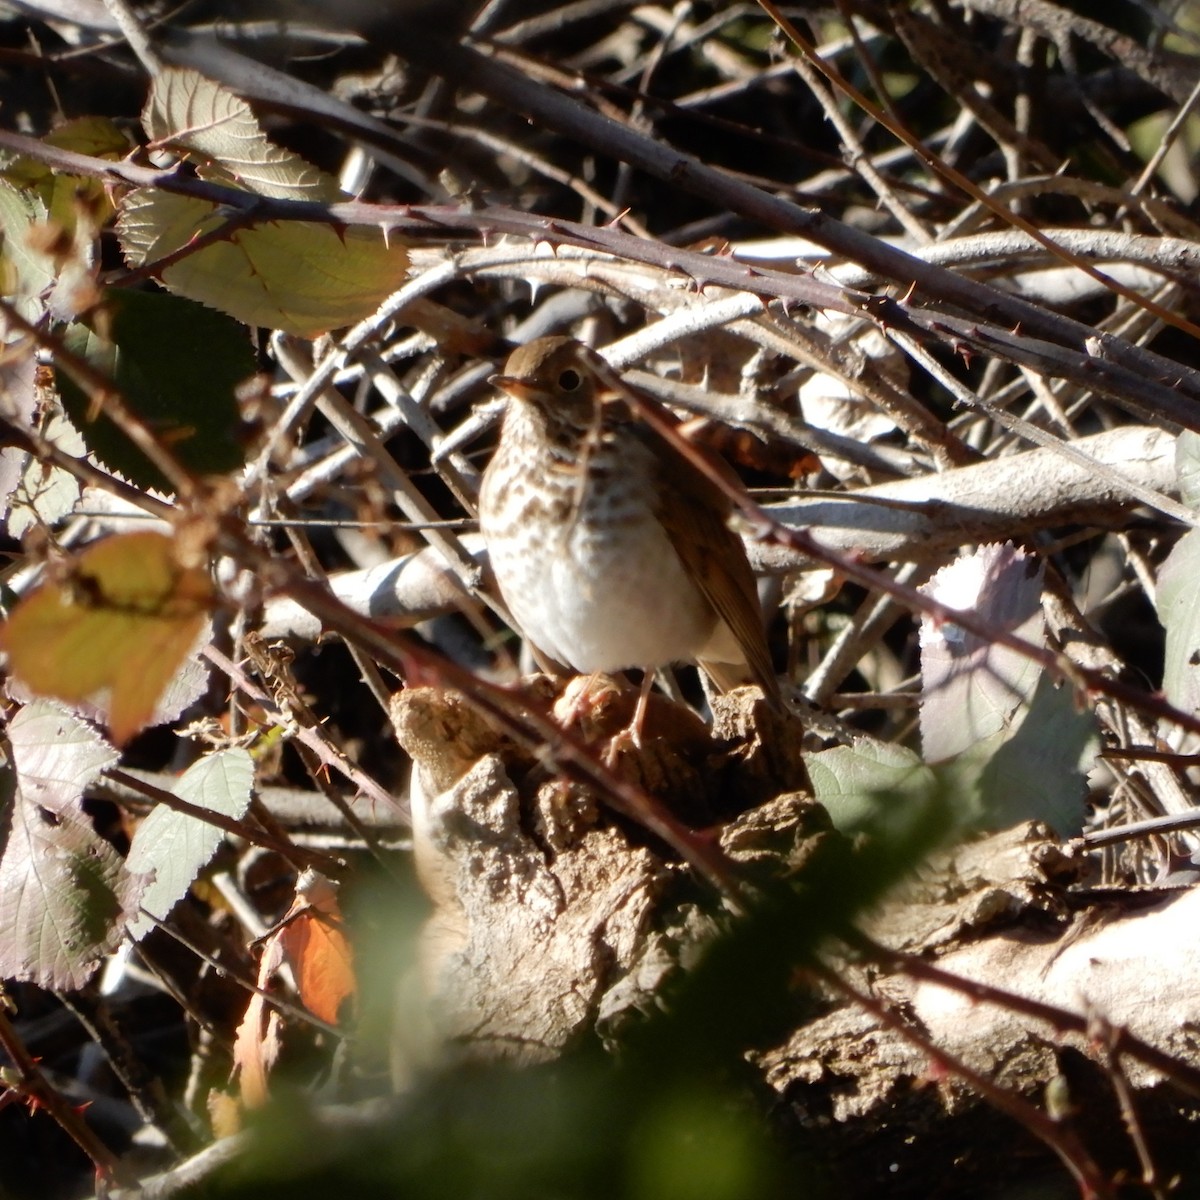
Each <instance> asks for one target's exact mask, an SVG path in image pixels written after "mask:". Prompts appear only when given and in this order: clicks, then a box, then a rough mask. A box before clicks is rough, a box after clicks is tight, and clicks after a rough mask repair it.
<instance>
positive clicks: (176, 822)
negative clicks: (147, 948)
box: [126, 750, 254, 939]
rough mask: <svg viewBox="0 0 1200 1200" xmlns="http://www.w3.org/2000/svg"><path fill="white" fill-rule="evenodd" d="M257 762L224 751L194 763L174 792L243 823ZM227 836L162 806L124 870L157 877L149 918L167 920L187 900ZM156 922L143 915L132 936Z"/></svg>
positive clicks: (150, 890)
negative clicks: (199, 875) (194, 884)
mask: <svg viewBox="0 0 1200 1200" xmlns="http://www.w3.org/2000/svg"><path fill="white" fill-rule="evenodd" d="M253 783H254V761H253V760H252V759H251V757H250V755H249V754H247V753H246V751H245V750H221V751H218V752H217V753H215V754H209V755H206V756H205V757H204V758H202V759H200V760H199V762H196V763H193V764H192V766H190V767H189V768H188V769H187V771H185V772H184V774H183V775H182V777H181V778H180V779H179V781H178V782H177V783H176V784H175V786H174V787H173V788H172V789H171V791H172V792H174V793H175V795H176V796H178V797H179V798H180V799H181V800H187V801H189V802H190V803H192V804H195V805H198V806H199V807H200V808H204V809H207V810H208V811H209V812H214V813H220V814H221V815H222V816H226V817H232V818H233V819H235V820H238V819H240V818H241V817H243V816H244V815H245V813H246V809H247V808H249V807H250V790H251V787H252V786H253ZM224 836H225V834H224V831H223V830H220V829H218V828H217V827H216V826H215V825H210V824H208V823H207V822H205V821H202V820H200V819H199V818H198V817H191V816H188V815H187V814H186V813H181V812H176V811H175V810H174V809H172V808H168V807H167V806H166V805H165V804H160V805H159V806H158V807H157V808H155V809H154V810H153V811H152V812H151V813H150V815H149V816H148V817H147V818H146V819H145V820H144V821H143V822H142V823H141V825H140V826H139V827H138V830H137V832H136V833H135V834H134V835H133V842H132V844H131V845H130V847H129V857H128V859H127V860H126V866H127V867H128V869H129V870H130V871H132V872H134V873H149V872H151V871H153V872H154V879H153V881H152V882H151V883H150V885H149V886H148V887H147V888H146V891H145V894H144V895H143V896H142V903H141V906H142V908H143V909H145V910H146V912H148V913H150V914H152V916H154V917H157V918H158V919H159V920H160V921H162V920H165V919H166V918H167V916H168V914H169V913H170V911H171V909H172V908H174V907H175V905H176V904H177V903H178V902H179V901H180V900H182V899H183V897H184V896H185V895H186V894H187V890H188V888H190V887H191V886H192V883H193V882H194V880H195V878H196V876H197V875H198V874H199V873H200V871H201V869H202V868H203V867H204V866H206V865H207V863H208V862H209V860H210V859H211V858H212V856H213V855H214V854H216V852H217V847H218V846H220V844H221V840H222V839H223V838H224ZM153 928H154V922H153V921H152V920H151V919H150V917H148V916H146V915H144V914H139V915H138V916H137V917H135V918H134V919H133V920H132V921H131V922H130V923H129V933H130V935H131V936H132V937H134V938H139V939H140V938H142V937H144V936H145V935H146V934H147V933H149V932H150V930H151V929H153Z"/></svg>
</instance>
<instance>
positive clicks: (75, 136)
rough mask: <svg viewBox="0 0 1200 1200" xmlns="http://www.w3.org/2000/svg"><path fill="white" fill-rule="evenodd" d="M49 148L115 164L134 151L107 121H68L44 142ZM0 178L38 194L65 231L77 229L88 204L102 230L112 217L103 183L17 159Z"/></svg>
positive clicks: (119, 131)
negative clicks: (82, 206) (83, 207)
mask: <svg viewBox="0 0 1200 1200" xmlns="http://www.w3.org/2000/svg"><path fill="white" fill-rule="evenodd" d="M41 140H42V141H43V142H45V143H46V145H48V146H57V147H58V148H59V149H61V150H72V151H74V152H75V153H76V154H88V155H91V156H92V157H93V158H108V159H112V160H114V161H116V160H117V159H120V158H124V156H125V155H126V154H128V153H129V151H130V149H131V147H130V144H129V139H128V138H127V137H126V136H125V135H124V134H123V133H122V132H121V130H120V129H119V128H118V127H117V125H116V124H115V123H114V122H113V121H111V120H109V118H108V117H78V118H77V119H75V120H73V121H66V122H64V123H63V124H62V125H60V126H59V127H58V128H57V129H54V130H53V131H51V132H50V133H48V134H46V136H45V137H44V138H42V139H41ZM0 178H4V179H6V180H7V181H8V182H9V183H11V184H12V185H13V187H15V188H17V189H19V190H21V191H24V192H30V193H35V194H36V195H37V196H38V198H39V199H40V200H41V202H42V205H43V206H44V208H45V209H46V211H47V213H48V214H49V215H50V217H51V219H53V220H56V221H58V222H59V223H60V224H61V225H62V226H63V228H64V229H67V230H73V229H74V228H75V220H76V214H77V213H78V211H79V210H78V205H79V203H80V202H81V201H83V202H86V203H87V204H88V205H89V207H90V209H91V214H90V224H91V225H92V226H93V227H95V228H99V227H100V226H102V225H104V224H105V223H106V222H107V221H108V219H109V217H111V216H112V202H111V201H110V200H109V198H108V193H107V192H106V190H105V187H104V183H103V181H102V180H100V179H88V178H84V177H83V176H81V175H64V174H61V173H60V172H57V171H54V170H53V169H52V168H50V167H48V166H46V164H45V163H41V162H38V161H37V160H36V159H32V158H25V157H17V158H14V159H13V160H12V162H10V163H8V164H6V166H5V167H4V169H3V171H0Z"/></svg>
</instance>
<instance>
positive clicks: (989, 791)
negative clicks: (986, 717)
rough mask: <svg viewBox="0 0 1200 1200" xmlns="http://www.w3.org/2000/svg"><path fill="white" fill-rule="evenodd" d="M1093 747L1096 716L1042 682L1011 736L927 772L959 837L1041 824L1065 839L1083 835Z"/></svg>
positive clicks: (987, 741) (1067, 692)
mask: <svg viewBox="0 0 1200 1200" xmlns="http://www.w3.org/2000/svg"><path fill="white" fill-rule="evenodd" d="M1098 743H1099V736H1098V733H1097V729H1096V717H1095V714H1094V713H1092V712H1090V711H1088V710H1084V709H1079V708H1077V707H1076V704H1075V697H1074V693H1073V692H1072V690H1071V689H1070V688H1069V687H1057V686H1055V684H1054V683H1053V681H1052V680H1051V679H1050V678H1049V677H1048V676H1045V675H1043V676H1042V678H1041V679H1040V680H1039V681H1038V686H1037V691H1036V692H1035V693H1034V696H1033V700H1032V702H1031V704H1030V705H1029V707H1028V709H1026V710H1023V712H1022V714H1021V719H1020V724H1019V726H1018V727H1017V729H1016V731H1015V732H1013V731H1012V730H1009V729H1003V730H1000V731H999V732H997V733H995V734H993V735H992V736H991V737H989V738H984V739H982V740H981V741H979V742H977V743H976V744H975V745H974V746H972V747H971V748H970V749H969V750H965V751H963V752H962V753H961V754H959V755H957V756H956V757H955V758H953V759H951V760H949V761H947V762H944V763H939V764H938V765H937V766H936V767H934V768H933V769H934V771H935V773H936V774H937V776H938V779H939V780H940V781H941V784H942V786H943V788H944V789H945V791H946V794H947V795H948V797H950V799H951V803H952V807H953V810H954V814H955V819H956V820H957V821H958V822H960V823H961V828H962V829H963V831H964V832H965V831H967V830H972V831H973V830H978V829H1007V828H1011V827H1012V826H1013V825H1017V824H1019V823H1020V822H1021V821H1027V820H1039V821H1045V822H1046V824H1047V825H1049V826H1050V827H1051V828H1052V829H1053V830H1054V831H1055V833H1057V834H1058V835H1059V836H1060V837H1070V836H1072V835H1073V834H1076V833H1078V832H1079V831H1080V829H1081V828H1082V827H1083V818H1084V815H1085V801H1086V799H1087V781H1086V779H1085V778H1084V774H1083V771H1084V769H1085V767H1086V766H1087V764H1089V763H1090V762H1091V760H1092V759H1093V757H1094V756H1095V753H1096V748H1097V745H1098Z"/></svg>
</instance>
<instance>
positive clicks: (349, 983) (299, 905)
mask: <svg viewBox="0 0 1200 1200" xmlns="http://www.w3.org/2000/svg"><path fill="white" fill-rule="evenodd" d="M279 940H280V942H281V944H282V946H283V952H284V954H285V955H286V956H287V961H288V965H289V966H290V967H291V968H292V973H293V974H294V975H295V977H296V987H297V989H298V990H299V992H300V1000H301V1002H302V1003H303V1004H304V1007H305V1008H307V1009H308V1011H309V1012H311V1013H312V1014H313V1016H315V1017H320V1019H321V1020H322V1021H326V1022H327V1023H328V1024H330V1025H336V1024H337V1022H338V1013H339V1011H340V1010H341V1007H342V1004H343V1002H344V1001H345V1000H346V999H347V997H350V996H353V995H354V993H355V991H356V989H357V981H356V979H355V975H354V954H353V951H352V949H351V947H350V943H349V941H347V939H346V935H345V933H344V932H343V926H342V913H341V909H340V908H339V907H338V902H337V888H336V886H335V885H334V884H333V883H332V882H331V881H330V880H329V879H326V878H325V876H324V875H322V874H320V872H318V871H311V870H310V871H305V872H304V874H303V875H301V877H300V881H299V883H298V884H297V886H296V902H295V903H294V904H293V905H292V910H291V912H289V914H288V915H287V916H286V917H285V918H284V920H283V927H282V929H280V931H279Z"/></svg>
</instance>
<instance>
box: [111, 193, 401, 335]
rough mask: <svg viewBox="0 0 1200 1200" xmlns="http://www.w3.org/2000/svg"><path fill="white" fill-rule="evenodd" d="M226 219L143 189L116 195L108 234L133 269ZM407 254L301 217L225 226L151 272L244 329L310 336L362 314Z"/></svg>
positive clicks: (360, 233) (200, 205) (371, 236)
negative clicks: (209, 240) (219, 236)
mask: <svg viewBox="0 0 1200 1200" xmlns="http://www.w3.org/2000/svg"><path fill="white" fill-rule="evenodd" d="M227 221H228V218H227V215H226V214H223V213H221V212H218V210H217V208H216V206H215V205H212V204H209V203H207V202H206V201H203V200H196V199H192V198H191V197H188V196H175V195H171V194H169V193H166V192H154V191H150V190H147V189H143V190H139V191H136V192H134V193H132V194H131V195H130V196H128V197H127V198H126V200H125V203H124V205H123V210H122V212H121V215H120V218H119V219H118V221H117V234H118V236H119V237H120V239H121V245H122V248H123V250H124V252H125V257H126V259H127V260H128V261H129V264H130V265H131V266H133V267H140V266H142V265H144V264H145V263H149V262H155V261H157V260H158V259H161V258H163V257H165V256H166V255H168V254H172V253H174V252H175V251H176V250H178V249H180V248H181V247H183V246H186V245H187V244H188V243H189V242H191V241H192V240H194V239H195V238H196V237H198V236H200V235H202V234H205V233H208V232H210V231H212V230H215V229H219V228H220V227H221V225H222V224H223V223H226V222H227ZM407 268H408V250H407V248H406V247H405V246H404V245H403V244H402V243H400V242H399V241H398V240H397V239H392V241H391V243H390V244H388V243H387V242H386V241H385V240H384V237H383V234H382V233H381V232H380V231H379V230H377V229H361V228H351V229H345V230H335V229H333V228H332V227H331V226H328V225H317V224H311V223H309V222H302V221H266V222H263V223H261V224H257V225H241V226H239V225H231V226H230V228H229V231H228V233H227V235H226V237H225V238H224V239H223V240H221V241H218V242H215V243H214V244H212V245H210V246H206V247H205V248H204V249H202V250H199V251H197V252H196V253H194V254H189V255H187V256H186V257H184V258H182V259H180V260H179V261H178V262H176V263H175V264H173V265H172V266H169V267H167V268H166V269H165V270H164V271H162V272H161V274H160V278H161V280H162V282H163V284H164V286H166V287H167V288H168V289H169V290H170V291H172V292H175V293H176V294H177V295H180V296H186V297H188V298H189V299H192V300H199V301H200V302H201V303H202V304H207V305H209V306H210V307H212V308H217V309H220V310H221V311H222V312H226V313H228V314H229V315H230V316H233V317H236V318H237V319H238V320H239V321H243V322H245V323H246V324H247V325H263V326H266V327H267V328H269V329H282V330H284V331H285V332H287V333H294V334H299V335H300V336H302V337H315V336H317V335H318V334H322V333H327V332H328V331H329V330H330V329H337V328H338V327H339V326H342V325H350V324H353V323H354V322H355V321H359V320H361V319H362V318H363V317H366V316H369V315H370V314H371V313H372V312H374V311H375V309H376V308H377V307H378V306H379V304H380V303H381V302H382V301H383V300H384V299H385V298H386V297H387V296H389V295H390V294H391V293H392V292H393V291H395V290H396V288H398V287H399V286H400V285H401V283H402V282H403V281H404V277H405V273H406V271H407Z"/></svg>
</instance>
